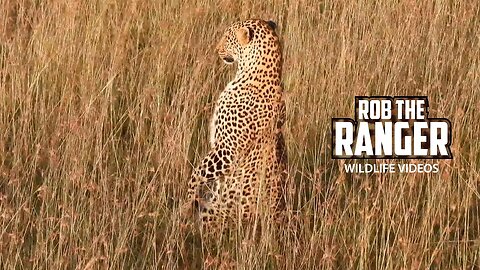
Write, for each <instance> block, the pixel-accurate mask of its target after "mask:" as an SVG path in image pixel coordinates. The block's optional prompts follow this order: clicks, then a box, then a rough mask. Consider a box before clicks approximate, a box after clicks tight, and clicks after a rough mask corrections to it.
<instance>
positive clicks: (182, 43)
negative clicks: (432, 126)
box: [0, 0, 480, 269]
mask: <svg viewBox="0 0 480 270" xmlns="http://www.w3.org/2000/svg"><path fill="white" fill-rule="evenodd" d="M0 6H1V8H0V268H2V269H105V268H112V269H119V268H120V269H134V268H135V269H142V268H150V269H159V268H165V269H171V268H181V269H196V268H198V267H205V268H213V269H215V268H222V269H230V268H239V269H276V268H285V269H293V268H300V269H320V268H322V269H329V268H339V269H346V268H359V269H425V268H433V269H479V268H480V240H479V238H480V221H479V219H480V191H479V190H480V180H479V178H480V142H479V139H478V138H479V137H478V136H479V134H480V124H479V122H478V119H479V111H480V91H479V89H480V76H479V74H480V73H479V72H480V66H479V65H480V61H479V60H480V46H479V45H480V44H479V38H480V30H479V27H480V3H479V2H477V1H453V0H444V1H441V0H439V1H427V0H421V1H410V0H399V1H388V0H380V1H366V0H363V1H356V2H353V1H344V0H341V1H313V0H311V1H308V0H302V1H276V2H274V3H267V2H264V3H261V2H258V1H233V0H223V1H211V0H199V1H171V0H161V1H149V0H145V1H136V0H131V1H111V0H105V1H62V0H58V1H53V0H45V1H33V0H32V1H22V0H17V1H11V0H1V1H0ZM248 18H263V19H273V20H274V21H276V22H277V24H278V33H279V35H280V36H281V38H282V43H283V47H284V59H285V61H284V77H283V81H284V85H285V95H286V101H287V106H288V112H287V117H288V121H287V123H286V125H285V127H284V132H285V135H286V139H287V147H288V152H289V181H290V188H291V189H290V192H289V195H290V196H289V200H288V206H289V209H290V210H289V213H290V214H291V213H293V212H294V211H296V212H298V213H299V214H298V215H296V218H297V219H298V220H297V221H296V224H297V225H295V226H292V227H294V229H285V228H278V229H279V230H280V231H283V234H282V237H280V238H279V237H275V236H273V235H272V234H266V233H265V234H264V235H262V236H261V240H260V241H251V240H249V239H245V240H238V241H237V242H233V243H232V242H228V241H227V242H225V243H223V244H222V245H220V246H218V247H217V249H218V251H217V252H216V253H213V254H210V253H207V252H205V250H204V249H202V248H201V246H199V244H198V243H197V242H196V240H195V238H194V237H193V236H192V233H191V231H190V229H189V228H188V227H186V226H185V224H183V223H182V222H181V221H180V220H179V218H178V205H179V203H181V201H182V198H184V196H185V191H186V183H187V180H188V178H189V176H190V173H191V169H192V165H193V164H196V163H197V161H198V158H199V157H201V156H202V155H203V154H204V153H205V151H206V147H207V129H208V128H207V127H208V125H207V123H208V118H209V117H210V115H211V113H212V109H213V102H214V101H215V98H216V97H217V96H218V94H219V92H220V91H221V90H222V89H223V88H224V87H225V85H226V84H227V82H228V81H229V79H231V78H232V77H233V75H234V68H232V67H228V66H225V65H223V64H222V63H221V61H220V60H219V59H218V57H217V55H216V53H215V52H214V49H213V48H214V46H215V45H216V43H217V42H218V40H219V38H220V36H221V34H222V32H223V30H224V29H225V28H226V27H227V26H228V25H230V24H231V23H233V22H235V21H238V20H242V19H248ZM355 95H391V96H393V95H427V96H428V97H429V99H430V100H429V101H430V116H431V117H446V118H448V119H450V121H451V122H452V124H453V144H452V150H453V155H454V159H453V160H442V161H427V162H437V163H439V164H440V169H441V171H440V172H439V173H438V174H399V173H398V174H386V175H347V174H345V173H343V172H342V171H343V170H339V167H340V166H341V162H338V161H334V160H331V159H330V152H331V150H330V138H331V137H330V118H331V117H353V113H354V110H353V108H354V107H353V106H354V103H353V101H354V96H355ZM412 162H423V161H412ZM289 225H290V224H286V225H285V226H289ZM192 239H193V240H192Z"/></svg>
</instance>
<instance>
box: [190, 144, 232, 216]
mask: <svg viewBox="0 0 480 270" xmlns="http://www.w3.org/2000/svg"><path fill="white" fill-rule="evenodd" d="M231 163H232V153H231V150H229V149H226V148H221V147H216V148H214V149H212V150H211V151H210V152H209V153H208V154H207V156H206V157H205V158H203V160H202V162H201V163H200V164H199V165H198V166H197V168H196V169H195V170H194V171H193V173H192V177H191V178H190V181H189V183H188V203H190V204H191V206H192V207H193V210H194V211H195V212H196V213H198V214H199V217H200V218H201V221H202V223H206V222H210V223H212V222H215V221H216V220H217V219H218V217H222V216H225V213H222V212H221V210H220V209H218V205H219V203H220V201H219V198H220V192H221V191H220V190H221V187H222V186H223V185H224V183H223V182H224V179H225V177H224V176H225V175H226V174H228V171H229V169H230V166H231Z"/></svg>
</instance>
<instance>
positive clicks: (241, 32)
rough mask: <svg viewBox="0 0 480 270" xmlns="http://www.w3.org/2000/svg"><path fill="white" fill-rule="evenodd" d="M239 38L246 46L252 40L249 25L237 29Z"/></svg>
mask: <svg viewBox="0 0 480 270" xmlns="http://www.w3.org/2000/svg"><path fill="white" fill-rule="evenodd" d="M237 39H238V42H240V44H241V45H243V46H245V45H247V44H248V43H249V42H250V41H251V40H252V34H251V30H250V29H249V28H248V27H242V28H240V29H238V30H237Z"/></svg>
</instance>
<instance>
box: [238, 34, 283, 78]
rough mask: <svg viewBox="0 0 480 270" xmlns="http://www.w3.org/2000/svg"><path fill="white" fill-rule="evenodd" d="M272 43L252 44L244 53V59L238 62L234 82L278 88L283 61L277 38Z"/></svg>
mask: <svg viewBox="0 0 480 270" xmlns="http://www.w3.org/2000/svg"><path fill="white" fill-rule="evenodd" d="M274 41H276V42H273V41H270V42H267V43H266V44H265V43H259V44H254V45H255V46H252V47H251V48H249V50H248V51H246V52H245V53H244V55H246V57H244V59H239V61H238V62H239V64H238V69H237V73H236V75H235V81H238V82H249V83H251V84H254V85H258V86H265V85H267V84H268V85H278V86H280V81H281V78H282V64H283V60H282V54H281V50H280V46H279V44H278V38H276V39H275V40H274Z"/></svg>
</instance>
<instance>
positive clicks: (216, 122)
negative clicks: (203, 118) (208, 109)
mask: <svg viewBox="0 0 480 270" xmlns="http://www.w3.org/2000/svg"><path fill="white" fill-rule="evenodd" d="M233 98H234V94H233V93H232V91H231V90H229V89H228V87H227V89H225V90H223V91H222V92H221V93H220V96H219V97H218V99H217V102H216V104H215V109H214V111H213V115H212V118H211V119H210V129H209V133H210V145H211V147H212V148H213V147H215V143H216V142H217V141H218V140H219V139H220V136H221V135H222V133H223V131H224V129H225V126H226V124H227V121H228V120H231V119H230V118H231V116H229V114H231V113H232V111H231V106H232V103H233V102H232V99H233Z"/></svg>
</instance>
